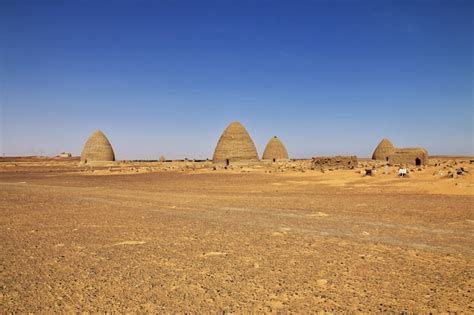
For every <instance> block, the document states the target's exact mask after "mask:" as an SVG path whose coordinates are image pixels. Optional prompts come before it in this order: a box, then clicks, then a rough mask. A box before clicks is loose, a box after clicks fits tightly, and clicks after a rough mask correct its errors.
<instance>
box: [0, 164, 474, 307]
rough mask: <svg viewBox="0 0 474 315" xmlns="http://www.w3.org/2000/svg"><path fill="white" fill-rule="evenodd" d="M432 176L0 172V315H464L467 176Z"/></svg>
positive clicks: (157, 167)
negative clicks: (321, 314)
mask: <svg viewBox="0 0 474 315" xmlns="http://www.w3.org/2000/svg"><path fill="white" fill-rule="evenodd" d="M452 161H454V160H453V159H451V163H452ZM435 162H436V161H435V160H433V159H432V160H431V161H430V165H429V166H427V167H423V168H419V169H417V170H414V171H413V172H411V173H410V177H409V178H403V179H401V178H397V175H396V170H395V169H394V168H390V169H389V173H388V174H383V172H382V170H380V172H379V174H378V175H377V176H374V177H363V176H362V175H361V174H360V172H359V171H360V170H361V169H363V168H362V167H360V168H359V169H355V170H335V171H327V172H324V173H323V172H321V171H317V170H311V169H308V168H305V167H304V165H303V164H297V163H296V164H294V165H296V166H291V165H290V166H289V165H283V164H279V165H278V164H274V165H267V166H258V167H251V168H250V167H248V168H247V167H242V168H240V167H236V168H233V169H223V168H218V169H216V170H214V169H213V167H212V165H211V164H210V163H208V162H202V163H197V162H196V163H193V162H176V163H174V162H173V163H159V162H156V163H148V164H147V163H118V164H116V165H115V166H113V167H96V168H91V167H86V166H78V160H76V159H67V158H66V159H30V160H28V159H18V160H15V159H10V160H9V159H3V160H1V163H0V187H1V189H0V211H1V217H0V244H1V251H0V313H10V312H17V313H23V312H34V313H38V312H43V313H58V312H68V311H85V312H106V311H111V312H160V313H164V312H165V313H166V312H188V313H204V312H209V311H210V310H212V311H215V312H225V313H232V312H237V313H241V312H289V311H293V312H299V313H308V312H315V311H326V312H339V313H340V312H357V311H362V312H403V311H406V312H418V313H427V312H443V311H450V312H464V313H473V312H474V302H473V301H474V295H473V289H474V277H473V276H474V262H473V258H474V233H473V231H474V207H473V205H474V203H473V202H474V190H473V188H474V180H473V177H472V172H473V171H474V167H472V164H469V160H468V159H467V160H464V161H461V160H459V161H458V162H456V163H459V165H460V166H463V168H464V169H465V170H467V171H468V173H465V174H464V175H462V176H459V177H457V178H447V177H446V176H444V175H443V166H442V165H443V164H442V163H443V161H442V160H440V162H439V163H440V164H438V163H436V166H435ZM461 162H462V163H461ZM301 163H303V162H301ZM444 168H445V167H444ZM444 174H446V171H444Z"/></svg>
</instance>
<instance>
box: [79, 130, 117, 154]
mask: <svg viewBox="0 0 474 315" xmlns="http://www.w3.org/2000/svg"><path fill="white" fill-rule="evenodd" d="M81 161H82V162H90V161H115V154H114V150H113V149H112V145H111V144H110V142H109V139H107V137H106V136H105V135H104V134H103V133H102V131H100V130H96V131H94V133H93V134H92V135H91V136H90V137H89V139H88V140H87V142H86V144H85V145H84V149H83V150H82V153H81Z"/></svg>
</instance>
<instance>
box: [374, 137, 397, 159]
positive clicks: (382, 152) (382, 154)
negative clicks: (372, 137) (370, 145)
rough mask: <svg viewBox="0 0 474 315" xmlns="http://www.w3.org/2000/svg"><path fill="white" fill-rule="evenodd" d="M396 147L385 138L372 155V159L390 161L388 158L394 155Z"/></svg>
mask: <svg viewBox="0 0 474 315" xmlns="http://www.w3.org/2000/svg"><path fill="white" fill-rule="evenodd" d="M394 149H395V147H394V146H393V144H392V143H391V142H390V140H388V139H387V138H384V139H383V140H382V141H380V143H379V145H378V146H377V147H376V148H375V151H374V153H373V154H372V159H374V160H383V161H388V157H389V155H390V154H392V152H393V150H394Z"/></svg>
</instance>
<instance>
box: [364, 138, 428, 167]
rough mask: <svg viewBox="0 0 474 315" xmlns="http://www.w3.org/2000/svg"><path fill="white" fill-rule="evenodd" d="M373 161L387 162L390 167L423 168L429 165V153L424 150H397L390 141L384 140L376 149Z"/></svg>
mask: <svg viewBox="0 0 474 315" xmlns="http://www.w3.org/2000/svg"><path fill="white" fill-rule="evenodd" d="M372 159H374V160H380V161H386V162H388V164H390V165H397V164H398V165H400V164H408V165H415V166H421V165H426V164H428V151H426V149H424V148H396V147H395V146H394V145H393V144H392V143H391V142H390V140H388V139H386V138H384V139H383V140H382V141H381V142H380V143H379V145H378V146H377V147H376V148H375V151H374V153H373V154H372Z"/></svg>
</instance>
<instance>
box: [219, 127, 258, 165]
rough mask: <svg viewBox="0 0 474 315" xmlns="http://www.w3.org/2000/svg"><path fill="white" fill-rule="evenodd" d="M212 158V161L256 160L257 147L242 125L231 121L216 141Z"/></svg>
mask: <svg viewBox="0 0 474 315" xmlns="http://www.w3.org/2000/svg"><path fill="white" fill-rule="evenodd" d="M212 159H213V161H214V162H226V161H227V160H228V161H229V162H230V161H258V154H257V148H256V147H255V144H254V142H253V140H252V138H251V137H250V135H249V133H248V132H247V130H246V129H245V128H244V126H242V125H241V124H240V123H239V122H238V121H233V122H232V123H231V124H230V125H229V126H228V127H227V128H226V129H225V130H224V132H223V133H222V135H221V137H220V139H219V141H218V142H217V146H216V150H215V151H214V157H213V158H212Z"/></svg>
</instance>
